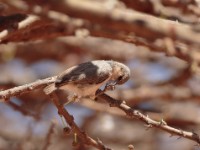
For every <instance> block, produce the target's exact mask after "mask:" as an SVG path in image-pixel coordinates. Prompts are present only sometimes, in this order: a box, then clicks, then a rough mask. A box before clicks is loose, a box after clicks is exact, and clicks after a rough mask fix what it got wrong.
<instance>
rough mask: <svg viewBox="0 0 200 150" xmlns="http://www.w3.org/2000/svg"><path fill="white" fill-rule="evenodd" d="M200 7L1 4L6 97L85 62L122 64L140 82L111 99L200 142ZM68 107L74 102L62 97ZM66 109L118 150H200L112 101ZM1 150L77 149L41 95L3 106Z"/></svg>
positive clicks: (0, 74) (147, 1)
mask: <svg viewBox="0 0 200 150" xmlns="http://www.w3.org/2000/svg"><path fill="white" fill-rule="evenodd" d="M199 17H200V4H199V1H198V0H156V1H153V0H134V1H133V0H84V1H83V0H59V1H56V0H28V1H25V0H14V1H13V0H0V70H1V71H0V90H5V89H9V88H12V87H15V86H19V85H23V84H26V83H31V82H34V81H36V80H38V79H43V78H47V77H50V76H54V75H57V74H58V73H60V72H62V71H63V70H65V69H67V68H69V67H71V66H73V65H76V64H79V63H83V62H86V61H92V60H99V59H103V60H116V61H119V62H122V63H124V64H126V65H127V66H129V67H130V69H131V78H130V80H129V81H128V82H127V83H125V84H124V85H122V86H118V87H117V88H116V90H114V91H109V92H107V94H108V95H110V96H111V97H113V98H116V99H119V100H125V101H126V102H127V104H128V105H129V106H131V107H132V108H134V109H137V110H139V111H141V112H142V113H144V114H148V116H149V117H150V118H152V119H154V120H157V121H160V120H162V119H163V120H165V121H166V122H167V124H168V125H170V126H173V127H175V128H177V129H183V130H187V131H191V132H193V131H194V132H195V133H199V134H200V131H199V130H200V128H199V123H200V117H199V114H200V105H199V100H200V92H199V90H200V77H199V61H200V52H199V48H200V33H199V31H200V26H199V21H200V18H199ZM58 95H59V98H60V100H63V101H65V99H66V97H67V95H66V93H64V92H61V91H58ZM66 109H67V110H68V111H69V112H70V114H72V115H73V116H74V118H75V122H76V123H77V124H78V126H79V127H80V128H81V129H83V130H84V131H85V132H86V133H87V134H88V135H89V136H90V137H92V138H94V139H97V138H99V139H100V140H101V141H102V142H103V143H104V144H105V145H107V146H109V147H111V148H113V149H115V150H126V149H128V145H129V144H132V145H134V147H135V149H138V150H139V149H140V150H168V149H182V150H197V149H200V148H198V147H197V146H195V142H193V141H190V140H188V139H184V138H179V137H177V136H171V135H170V134H169V133H167V132H164V131H161V130H159V129H156V128H151V129H149V130H146V129H147V128H146V126H145V124H144V123H143V122H141V121H139V120H136V119H129V118H127V117H126V116H125V114H124V113H123V112H122V111H121V110H119V109H117V108H110V107H109V105H108V104H107V103H105V102H94V101H92V100H89V99H84V100H82V101H79V102H77V103H71V104H69V105H67V106H66ZM0 127H1V128H0V149H1V150H25V149H26V150H27V149H28V150H53V149H58V150H64V149H65V150H66V149H76V150H78V149H81V150H88V149H94V148H92V147H87V146H85V145H81V147H73V146H72V141H73V134H72V133H71V134H68V135H66V134H64V133H63V124H62V122H61V119H60V117H59V115H58V114H57V109H56V107H55V106H54V105H53V104H52V103H51V101H50V99H49V98H48V97H47V96H46V95H45V94H44V93H43V91H42V89H37V90H34V91H31V92H28V93H25V94H22V95H20V96H17V97H12V98H11V99H10V101H8V102H6V103H0Z"/></svg>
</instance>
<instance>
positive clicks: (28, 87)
mask: <svg viewBox="0 0 200 150" xmlns="http://www.w3.org/2000/svg"><path fill="white" fill-rule="evenodd" d="M54 81H55V77H50V78H46V79H43V80H39V81H36V82H33V83H29V84H25V85H22V86H18V87H14V88H11V89H7V90H4V91H1V92H0V98H1V99H4V100H6V99H9V98H10V97H12V96H17V95H19V94H21V93H25V92H28V91H29V92H30V91H32V90H34V89H37V88H40V87H44V86H45V85H47V84H49V83H52V82H54ZM100 92H101V91H100ZM50 97H51V99H52V101H53V103H54V105H55V106H56V107H57V109H58V112H59V114H61V115H63V117H64V118H65V119H66V121H67V122H68V124H69V125H70V127H71V128H72V130H73V131H74V133H77V134H78V135H79V136H80V138H81V139H82V140H83V141H85V142H86V143H89V144H90V145H93V146H94V147H97V148H100V147H102V145H100V144H99V142H98V141H95V140H93V139H91V138H90V137H88V136H87V135H86V134H85V133H83V132H82V131H80V129H79V127H78V126H77V125H76V124H75V123H74V120H73V117H72V116H71V115H70V114H69V113H68V112H67V111H66V109H65V108H64V107H63V105H61V104H60V103H59V101H58V99H57V97H56V95H55V94H51V95H50ZM98 98H100V99H103V100H106V101H107V102H108V103H109V104H110V106H115V107H118V108H119V109H121V110H122V111H124V112H125V113H126V114H127V116H129V117H131V118H136V119H139V120H141V121H143V122H145V123H146V124H147V125H148V127H156V128H159V129H161V130H164V131H166V132H168V133H170V134H173V135H178V136H180V137H184V138H187V139H190V140H193V141H196V142H197V143H200V138H199V136H198V134H196V133H194V132H188V131H183V130H179V129H176V128H173V127H171V126H169V125H167V123H166V122H165V121H163V120H161V121H160V122H159V121H155V120H153V119H151V118H149V117H148V116H145V115H144V114H142V113H140V112H139V111H137V110H134V109H132V108H131V107H129V106H128V105H126V104H125V102H123V101H119V100H116V99H113V98H112V97H110V96H108V95H106V94H103V93H101V94H99V95H98Z"/></svg>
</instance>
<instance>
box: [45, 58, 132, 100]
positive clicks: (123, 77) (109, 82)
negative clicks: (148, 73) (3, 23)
mask: <svg viewBox="0 0 200 150" xmlns="http://www.w3.org/2000/svg"><path fill="white" fill-rule="evenodd" d="M129 78H130V69H129V68H128V67H127V66H126V65H124V64H123V63H120V62H117V61H113V60H94V61H89V62H85V63H81V64H78V65H76V66H73V67H70V68H68V69H67V70H65V71H64V72H62V73H60V74H59V75H58V76H57V77H56V80H55V82H54V83H51V84H50V85H48V86H46V87H45V88H44V92H45V94H47V95H49V94H51V93H52V92H54V91H56V90H57V89H62V90H66V91H68V92H73V93H74V98H73V99H80V98H83V97H89V98H91V99H95V97H96V96H97V91H98V90H99V89H100V88H101V87H102V86H103V85H106V86H105V88H104V90H103V91H106V90H107V89H109V90H111V89H114V88H115V85H121V84H123V83H125V82H126V81H128V79H129Z"/></svg>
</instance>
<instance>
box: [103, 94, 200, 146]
mask: <svg viewBox="0 0 200 150" xmlns="http://www.w3.org/2000/svg"><path fill="white" fill-rule="evenodd" d="M99 98H100V99H103V100H106V101H107V102H108V103H109V104H110V106H111V107H118V108H119V109H121V110H123V111H124V112H125V113H126V115H127V116H128V117H130V118H136V119H139V120H141V121H143V122H145V123H146V124H147V126H148V127H156V128H159V129H161V130H164V131H167V132H168V133H170V134H172V135H178V136H180V137H184V138H187V139H190V140H193V141H196V142H197V143H200V138H199V135H198V134H196V133H194V132H187V131H183V130H179V129H176V128H173V127H171V126H168V125H167V123H166V122H165V121H164V120H161V121H155V120H153V119H151V118H149V117H148V116H145V115H144V114H142V113H140V112H139V111H137V110H134V109H132V108H131V107H129V106H128V105H126V103H125V102H124V101H119V100H116V99H114V98H112V97H110V96H108V95H107V94H101V95H99Z"/></svg>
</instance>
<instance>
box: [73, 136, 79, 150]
mask: <svg viewBox="0 0 200 150" xmlns="http://www.w3.org/2000/svg"><path fill="white" fill-rule="evenodd" d="M78 144H79V143H78V137H77V133H74V139H73V142H72V146H74V147H77V146H78Z"/></svg>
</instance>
